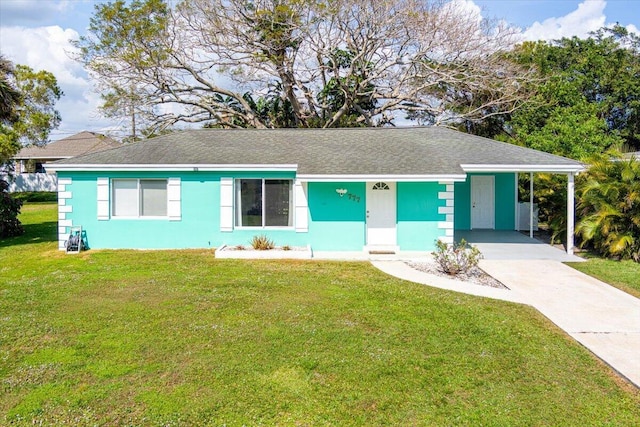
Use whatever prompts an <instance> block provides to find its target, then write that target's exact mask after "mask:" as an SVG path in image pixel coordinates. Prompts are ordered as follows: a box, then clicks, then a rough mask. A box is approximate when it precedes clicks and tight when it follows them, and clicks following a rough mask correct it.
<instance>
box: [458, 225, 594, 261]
mask: <svg viewBox="0 0 640 427" xmlns="http://www.w3.org/2000/svg"><path fill="white" fill-rule="evenodd" d="M454 238H455V241H456V242H459V241H460V240H461V239H464V240H466V241H467V242H468V243H470V244H472V245H474V246H477V247H478V249H480V252H482V255H483V257H484V259H487V260H518V259H522V260H535V259H546V260H554V261H560V262H581V261H584V259H582V258H580V257H578V256H575V255H569V254H567V253H566V252H564V251H563V250H561V249H558V248H555V247H553V246H551V245H549V244H547V243H545V242H541V241H540V240H537V239H532V238H530V237H528V236H525V235H524V234H522V233H519V232H517V231H512V230H455V233H454Z"/></svg>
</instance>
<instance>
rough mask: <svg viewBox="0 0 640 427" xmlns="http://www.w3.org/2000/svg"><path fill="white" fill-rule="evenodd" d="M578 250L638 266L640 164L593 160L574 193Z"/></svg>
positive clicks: (602, 157)
mask: <svg viewBox="0 0 640 427" xmlns="http://www.w3.org/2000/svg"><path fill="white" fill-rule="evenodd" d="M576 200H577V201H578V203H577V216H578V218H579V221H578V223H577V225H576V233H577V234H578V235H579V236H580V237H581V238H582V243H581V246H583V247H584V246H589V247H591V248H592V249H593V250H595V251H596V252H598V253H599V254H601V255H604V256H607V257H611V258H617V259H633V260H634V261H636V262H640V162H638V161H636V160H634V159H630V160H620V159H617V160H615V159H609V158H608V157H605V156H600V157H598V158H596V159H593V161H592V162H591V167H590V168H589V170H588V171H587V173H586V174H585V176H584V177H583V179H582V180H581V183H580V185H579V186H578V188H577V191H576Z"/></svg>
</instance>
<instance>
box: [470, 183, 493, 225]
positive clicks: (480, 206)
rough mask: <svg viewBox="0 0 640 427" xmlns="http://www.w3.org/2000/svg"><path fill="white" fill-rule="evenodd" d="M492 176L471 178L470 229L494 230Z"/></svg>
mask: <svg viewBox="0 0 640 427" xmlns="http://www.w3.org/2000/svg"><path fill="white" fill-rule="evenodd" d="M494 188H495V185H494V177H493V176H472V177H471V228H489V229H493V228H495V200H494V198H495V191H494Z"/></svg>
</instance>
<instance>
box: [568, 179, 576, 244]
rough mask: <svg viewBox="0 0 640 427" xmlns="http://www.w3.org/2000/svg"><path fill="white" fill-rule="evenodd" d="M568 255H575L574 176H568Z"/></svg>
mask: <svg viewBox="0 0 640 427" xmlns="http://www.w3.org/2000/svg"><path fill="white" fill-rule="evenodd" d="M567 177H568V179H567V253H568V254H569V255H573V231H574V221H575V206H574V204H575V198H574V194H573V193H574V191H575V184H574V174H573V173H569V174H567Z"/></svg>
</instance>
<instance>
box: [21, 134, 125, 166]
mask: <svg viewBox="0 0 640 427" xmlns="http://www.w3.org/2000/svg"><path fill="white" fill-rule="evenodd" d="M121 146H122V144H120V143H119V142H118V141H116V140H114V139H111V138H109V137H108V136H104V135H101V134H99V133H94V132H88V131H82V132H80V133H77V134H75V135H71V136H68V137H66V138H63V139H59V140H58V141H54V142H51V143H49V144H47V145H45V146H43V147H26V148H23V149H22V150H20V152H19V153H18V154H17V155H16V156H15V159H63V158H67V157H73V156H80V155H83V154H89V153H95V152H98V151H104V150H110V149H112V148H118V147H121Z"/></svg>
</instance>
